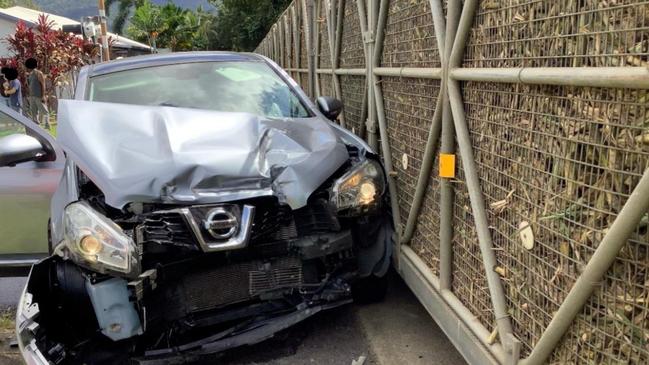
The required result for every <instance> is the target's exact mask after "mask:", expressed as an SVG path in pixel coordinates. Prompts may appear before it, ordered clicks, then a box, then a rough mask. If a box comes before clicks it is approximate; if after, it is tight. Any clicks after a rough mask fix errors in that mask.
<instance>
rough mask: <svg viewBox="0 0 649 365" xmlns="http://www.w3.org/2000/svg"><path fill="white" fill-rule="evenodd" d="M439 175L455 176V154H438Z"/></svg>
mask: <svg viewBox="0 0 649 365" xmlns="http://www.w3.org/2000/svg"><path fill="white" fill-rule="evenodd" d="M439 176H440V177H445V178H448V179H452V178H454V177H455V155H451V154H447V153H440V154H439Z"/></svg>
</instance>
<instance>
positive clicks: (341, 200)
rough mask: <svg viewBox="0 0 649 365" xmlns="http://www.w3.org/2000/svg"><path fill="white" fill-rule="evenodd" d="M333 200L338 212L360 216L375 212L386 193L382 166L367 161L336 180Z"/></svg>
mask: <svg viewBox="0 0 649 365" xmlns="http://www.w3.org/2000/svg"><path fill="white" fill-rule="evenodd" d="M332 192H333V194H332V196H331V199H332V201H333V203H334V205H335V206H336V208H337V209H338V212H339V213H340V212H343V213H346V214H351V215H353V214H360V213H365V212H368V211H372V210H374V209H375V208H376V207H377V206H378V205H379V203H380V201H381V196H383V193H384V192H385V176H384V175H383V168H382V167H381V165H380V164H379V163H378V162H376V161H372V160H365V161H363V162H361V163H360V164H358V165H357V166H354V168H352V169H351V170H350V171H348V172H347V173H346V174H345V175H343V176H342V177H341V178H340V179H338V180H336V182H335V183H334V185H333V189H332Z"/></svg>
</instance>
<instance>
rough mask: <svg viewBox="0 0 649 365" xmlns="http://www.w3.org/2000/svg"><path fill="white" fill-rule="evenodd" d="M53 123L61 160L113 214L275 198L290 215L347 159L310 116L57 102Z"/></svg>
mask: <svg viewBox="0 0 649 365" xmlns="http://www.w3.org/2000/svg"><path fill="white" fill-rule="evenodd" d="M58 123H59V125H58V130H57V133H58V137H57V140H58V142H59V143H60V145H61V147H62V149H63V150H64V151H65V152H66V154H67V156H68V158H70V159H72V160H73V161H74V162H75V163H76V164H77V166H79V168H80V169H81V170H82V171H83V172H84V173H85V174H86V175H87V176H88V177H89V178H90V179H91V180H92V181H93V182H94V183H95V184H96V185H97V187H98V188H99V189H101V190H102V192H103V193H104V195H105V199H106V203H107V204H109V205H111V206H113V207H116V208H122V207H123V206H124V205H126V204H127V203H130V202H163V203H181V204H182V203H191V204H202V203H215V202H223V201H232V200H238V199H246V198H252V197H258V196H267V195H275V196H277V197H278V198H279V200H280V201H281V202H284V203H286V204H288V205H289V206H291V208H293V209H297V208H300V207H302V206H304V205H306V201H307V199H308V197H309V195H311V193H313V192H314V191H315V190H316V189H317V188H318V187H319V186H320V185H321V184H322V183H323V182H324V181H325V180H326V179H327V178H329V177H330V176H331V175H332V174H333V173H334V172H335V171H336V170H337V169H338V168H340V166H341V165H342V164H343V163H345V161H347V159H348V158H349V155H348V153H347V149H346V147H345V145H344V143H343V142H342V141H341V140H340V138H339V137H338V136H337V134H336V132H335V131H334V129H333V128H332V127H331V126H330V124H329V123H328V122H326V121H324V120H322V119H320V118H318V117H314V118H306V119H266V118H262V117H258V116H255V115H252V114H245V113H227V112H215V111H206V110H197V109H184V108H173V107H150V106H133V105H123V104H111V103H99V102H88V101H78V100H62V101H60V103H59V116H58Z"/></svg>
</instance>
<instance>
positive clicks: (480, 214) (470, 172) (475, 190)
mask: <svg viewBox="0 0 649 365" xmlns="http://www.w3.org/2000/svg"><path fill="white" fill-rule="evenodd" d="M477 7H478V0H466V1H465V2H464V8H463V9H462V15H461V17H460V23H459V25H458V28H457V34H456V37H455V41H454V43H453V50H452V52H451V57H450V59H449V64H448V67H449V68H451V69H452V68H456V67H459V66H460V63H461V62H462V57H463V55H464V46H465V44H466V41H467V39H468V36H469V31H470V30H471V25H472V23H473V17H474V15H475V11H476V9H477ZM448 94H449V100H450V103H451V111H452V113H453V121H454V123H455V131H456V136H457V141H458V145H459V147H460V155H461V157H462V165H463V167H464V173H465V177H466V184H467V188H468V190H469V197H470V200H471V209H472V211H473V215H474V221H475V226H476V231H477V234H478V241H479V243H480V252H481V253H482V261H483V264H484V269H485V273H486V276H487V283H488V286H489V294H490V295H491V302H492V304H493V308H494V314H495V317H496V326H497V327H498V333H499V335H500V340H501V342H502V343H503V345H504V347H505V348H507V347H508V343H509V342H508V339H509V335H510V334H512V333H513V332H512V325H511V321H510V317H509V314H508V312H507V302H506V300H505V292H504V289H503V285H502V282H501V279H500V276H498V274H497V273H496V271H494V268H495V267H496V264H497V261H496V254H495V253H494V250H493V244H492V242H491V232H490V231H489V223H488V220H487V213H486V209H485V203H484V196H483V194H482V190H481V187H480V178H479V177H478V171H477V167H476V162H475V158H474V154H473V146H472V143H471V136H470V134H469V129H468V126H467V121H466V116H465V112H464V103H463V101H462V93H461V91H460V83H459V82H458V81H457V80H453V79H448Z"/></svg>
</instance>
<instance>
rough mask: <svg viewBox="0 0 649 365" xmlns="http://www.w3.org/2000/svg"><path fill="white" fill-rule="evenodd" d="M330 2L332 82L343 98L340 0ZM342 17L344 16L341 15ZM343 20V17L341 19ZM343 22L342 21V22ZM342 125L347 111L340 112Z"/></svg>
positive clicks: (328, 21)
mask: <svg viewBox="0 0 649 365" xmlns="http://www.w3.org/2000/svg"><path fill="white" fill-rule="evenodd" d="M326 1H327V2H328V3H329V8H328V9H326V10H327V11H326V12H325V14H326V17H327V19H326V20H327V35H328V38H329V55H330V58H331V61H330V62H331V83H332V85H333V91H334V96H335V97H336V98H337V99H339V100H342V99H343V96H342V90H341V88H340V79H339V78H338V75H337V74H336V69H337V68H338V58H337V52H338V51H337V47H339V44H338V43H337V42H338V33H339V32H341V29H340V27H338V24H339V23H338V20H339V17H338V14H337V12H338V8H337V7H336V5H335V4H340V1H337V0H326ZM340 18H342V16H340ZM341 20H342V19H341ZM340 24H342V23H340ZM339 118H340V125H342V126H343V127H344V126H345V113H341V114H340V117H339Z"/></svg>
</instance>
